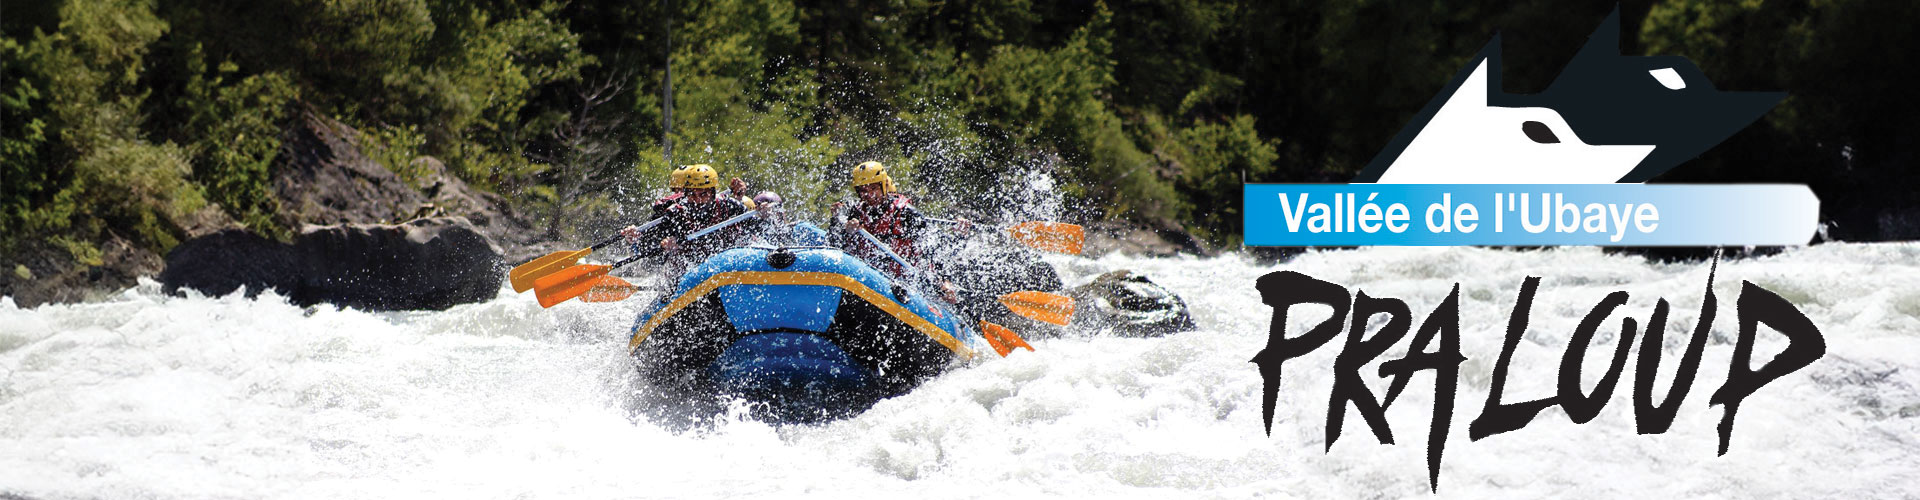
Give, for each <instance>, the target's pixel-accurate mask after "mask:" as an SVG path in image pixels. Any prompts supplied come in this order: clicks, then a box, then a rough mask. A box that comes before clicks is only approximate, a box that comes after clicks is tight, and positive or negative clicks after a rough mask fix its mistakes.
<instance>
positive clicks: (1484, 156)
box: [1376, 41, 1654, 184]
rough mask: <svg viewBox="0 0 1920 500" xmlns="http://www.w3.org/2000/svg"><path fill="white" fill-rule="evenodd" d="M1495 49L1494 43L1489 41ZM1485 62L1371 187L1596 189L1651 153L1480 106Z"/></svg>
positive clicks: (1548, 120)
mask: <svg viewBox="0 0 1920 500" xmlns="http://www.w3.org/2000/svg"><path fill="white" fill-rule="evenodd" d="M1495 43H1498V42H1497V41H1496V42H1495ZM1487 61H1488V59H1487V58H1485V57H1481V58H1480V60H1479V61H1477V62H1476V63H1475V64H1476V65H1477V66H1476V67H1475V68H1474V69H1473V73H1472V74H1471V75H1469V76H1468V77H1467V79H1466V80H1465V81H1464V82H1462V83H1461V85H1460V86H1459V87H1458V88H1456V89H1454V92H1453V95H1451V96H1448V97H1447V101H1446V104H1444V105H1442V106H1441V108H1440V110H1439V112H1437V113H1435V114H1434V115H1433V118H1432V119H1431V120H1428V121H1427V123H1426V125H1425V126H1423V127H1421V129H1420V131H1419V135H1417V136H1415V137H1414V139H1413V142H1411V143H1408V144H1407V147H1406V149H1405V150H1402V151H1401V153H1400V156H1399V157H1398V158H1395V159H1394V160H1393V163H1392V164H1391V165H1389V166H1388V167H1387V168H1386V170H1385V171H1384V172H1382V173H1381V174H1380V179H1379V180H1378V181H1376V182H1381V183H1393V184H1602V183H1613V182H1617V181H1619V180H1620V179H1621V177H1624V176H1625V175H1626V174H1627V173H1628V172H1630V171H1632V170H1633V169H1634V167H1635V166H1637V165H1639V164H1640V161H1641V160H1642V159H1645V158H1646V157H1647V155H1648V154H1650V153H1652V152H1653V148H1654V146H1652V145H1645V146H1641V145H1622V146H1596V145H1591V144H1587V143H1585V142H1582V141H1581V140H1580V137H1579V136H1578V135H1577V134H1574V133H1573V128H1572V127H1570V126H1568V125H1567V121H1566V120H1565V119H1563V118H1561V117H1560V113H1558V112H1555V111H1554V110H1552V109H1550V108H1522V107H1499V106H1490V105H1488V104H1487V96H1488V95H1489V93H1490V92H1491V91H1493V90H1495V89H1491V88H1489V87H1488V83H1487V72H1488V64H1487Z"/></svg>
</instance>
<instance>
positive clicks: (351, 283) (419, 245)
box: [160, 217, 504, 310]
mask: <svg viewBox="0 0 1920 500" xmlns="http://www.w3.org/2000/svg"><path fill="white" fill-rule="evenodd" d="M503 264H504V263H503V260H502V258H501V252H500V249H499V248H497V247H495V246H494V244H493V243H492V242H491V241H489V240H488V239H487V238H486V237H485V236H482V235H481V234H480V233H478V232H476V231H475V230H474V228H473V226H472V225H471V224H469V223H468V222H467V220H466V219H465V218H459V217H444V218H430V219H419V220H415V221H412V222H408V223H406V224H400V225H388V224H341V225H331V226H305V227H303V228H301V230H300V231H299V233H298V234H297V235H295V236H294V238H293V241H292V242H291V243H281V242H278V241H274V240H271V239H267V238H265V237H262V236H259V235H256V234H253V233H250V232H247V231H245V230H238V229H234V230H226V231H220V232H216V233H213V234H209V235H206V236H202V237H199V238H194V239H192V240H188V241H187V242H185V243H182V244H180V246H178V247H175V248H174V249H173V251H172V252H169V253H168V254H167V258H166V269H165V270H164V271H162V272H161V273H160V282H161V284H162V285H164V286H165V289H166V291H167V292H168V293H179V290H180V289H182V288H188V289H193V290H198V291H200V292H201V293H205V294H209V295H225V294H229V293H233V292H234V291H236V290H241V289H245V290H246V291H247V292H246V293H247V294H248V295H249V296H251V295H255V294H258V293H259V292H261V291H265V290H269V289H271V290H274V291H275V292H276V293H279V294H281V295H284V296H286V297H287V298H288V299H289V300H291V301H292V302H294V303H296V304H299V305H302V306H306V305H313V304H319V303H329V304H334V305H338V306H345V307H353V308H357V309H365V310H405V309H446V308H448V307H452V306H454V305H455V304H463V303H469V302H479V301H484V300H487V299H491V298H493V297H494V295H495V294H497V293H498V292H499V290H500V281H501V278H502V277H501V275H502V274H503V273H504V271H503V270H502V268H503Z"/></svg>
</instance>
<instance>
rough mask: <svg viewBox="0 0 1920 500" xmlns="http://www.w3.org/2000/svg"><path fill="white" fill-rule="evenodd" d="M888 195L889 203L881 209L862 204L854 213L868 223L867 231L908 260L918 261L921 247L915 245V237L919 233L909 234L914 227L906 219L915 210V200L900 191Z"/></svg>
mask: <svg viewBox="0 0 1920 500" xmlns="http://www.w3.org/2000/svg"><path fill="white" fill-rule="evenodd" d="M887 197H888V200H887V203H886V204H885V205H883V206H882V207H881V208H880V209H879V210H877V211H876V210H874V209H873V207H869V206H866V205H861V206H860V209H859V210H855V211H854V214H856V215H857V216H859V217H860V219H861V223H862V224H865V225H866V227H867V232H869V233H873V236H874V237H875V238H879V239H880V241H881V242H883V243H886V244H887V246H888V247H892V249H893V252H894V253H897V254H900V256H901V257H904V258H906V259H907V260H908V261H911V262H918V261H919V260H920V249H919V248H917V247H916V246H915V245H914V238H915V237H917V236H919V235H916V234H909V233H911V229H912V228H908V227H907V223H906V222H907V221H905V220H904V218H905V217H906V215H907V214H908V213H909V212H914V208H913V200H912V199H910V198H907V195H904V194H900V193H890V194H888V195H887ZM876 212H877V213H876Z"/></svg>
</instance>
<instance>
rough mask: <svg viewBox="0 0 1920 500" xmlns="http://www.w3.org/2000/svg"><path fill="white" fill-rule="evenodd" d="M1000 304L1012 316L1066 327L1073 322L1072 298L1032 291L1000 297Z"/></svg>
mask: <svg viewBox="0 0 1920 500" xmlns="http://www.w3.org/2000/svg"><path fill="white" fill-rule="evenodd" d="M1000 304H1001V305H1004V306H1007V309H1008V310H1010V311H1013V313H1014V314H1018V315H1021V316H1025V317H1028V318H1032V319H1034V320H1037V321H1045V322H1048V323H1053V324H1056V325H1061V326H1066V325H1067V323H1071V322H1073V297H1068V296H1065V295H1060V294H1053V293H1047V292H1036V291H1032V290H1026V291H1019V292H1013V293H1009V294H1006V295H1001V296H1000Z"/></svg>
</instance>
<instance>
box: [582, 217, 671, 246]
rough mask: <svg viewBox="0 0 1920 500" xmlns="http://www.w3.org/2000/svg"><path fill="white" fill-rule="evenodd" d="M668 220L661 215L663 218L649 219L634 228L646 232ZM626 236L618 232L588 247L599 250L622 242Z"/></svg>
mask: <svg viewBox="0 0 1920 500" xmlns="http://www.w3.org/2000/svg"><path fill="white" fill-rule="evenodd" d="M666 221H667V218H666V217H661V218H658V219H654V220H650V221H647V222H645V223H643V224H640V227H636V228H634V230H636V231H640V232H645V231H646V230H648V229H653V227H654V226H658V225H660V223H662V222H666ZM626 237H627V235H624V234H616V235H613V236H611V237H608V238H607V239H604V240H600V242H599V243H594V244H593V246H591V247H587V249H588V250H599V249H601V248H603V247H606V246H607V245H612V244H614V243H619V242H620V240H622V239H625V238H626Z"/></svg>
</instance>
